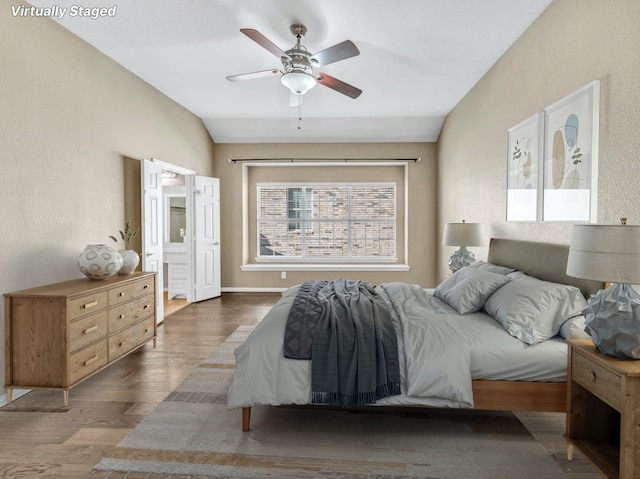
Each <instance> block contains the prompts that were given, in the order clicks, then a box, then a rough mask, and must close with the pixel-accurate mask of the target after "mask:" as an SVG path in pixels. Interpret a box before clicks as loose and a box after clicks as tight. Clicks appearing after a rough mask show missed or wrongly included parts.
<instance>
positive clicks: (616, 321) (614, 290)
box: [582, 283, 640, 359]
mask: <svg viewBox="0 0 640 479" xmlns="http://www.w3.org/2000/svg"><path fill="white" fill-rule="evenodd" d="M582 314H583V315H584V317H585V328H584V330H585V331H586V332H587V333H588V334H589V335H590V336H591V340H592V341H593V344H594V345H595V346H596V348H597V349H598V351H600V352H602V353H604V354H607V355H609V356H614V357H617V358H623V359H640V294H638V292H637V291H636V290H635V289H634V288H633V286H631V285H629V284H623V283H613V284H612V285H611V286H610V287H609V288H607V289H601V290H600V291H598V292H597V293H596V294H594V295H593V296H591V298H590V299H589V301H588V302H587V306H586V307H585V308H584V309H583V310H582Z"/></svg>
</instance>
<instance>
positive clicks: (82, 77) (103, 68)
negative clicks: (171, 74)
mask: <svg viewBox="0 0 640 479" xmlns="http://www.w3.org/2000/svg"><path fill="white" fill-rule="evenodd" d="M11 5H12V2H9V1H7V0H0V11H1V12H2V14H1V15H0V32H1V33H0V37H1V40H0V59H1V60H2V67H1V68H0V105H2V107H1V108H0V132H2V133H1V134H0V165H1V171H2V174H0V191H1V192H2V193H1V194H2V201H0V225H1V226H2V234H1V235H0V251H2V253H1V254H0V293H7V292H10V291H15V290H19V289H24V288H29V287H34V286H39V285H42V284H47V283H51V282H55V281H62V280H67V279H72V278H77V277H81V274H80V272H79V271H78V269H77V265H76V262H77V256H78V254H79V253H80V252H81V251H82V250H83V248H84V246H85V245H86V244H88V243H107V244H109V242H110V240H109V239H108V236H109V235H117V232H118V230H120V229H122V228H123V227H124V222H125V221H126V219H129V218H128V217H125V204H124V188H125V178H124V176H125V173H124V170H125V164H124V159H125V158H133V159H140V158H149V157H155V158H158V159H161V160H164V161H167V162H170V163H175V164H177V165H180V166H184V167H186V168H190V169H193V170H196V171H198V173H200V174H203V175H211V174H212V156H213V143H212V141H211V139H210V137H209V135H208V134H207V132H206V129H205V128H204V126H203V125H202V122H201V121H200V120H199V119H198V118H197V117H195V116H194V115H192V114H191V113H189V112H188V111H186V110H185V109H183V108H182V107H180V106H179V105H177V104H176V103H174V102H173V101H171V100H169V99H168V98H167V97H165V96H164V95H162V94H161V93H159V92H158V91H157V90H155V89H153V88H152V87H151V86H149V85H148V84H147V83H145V82H143V81H142V80H140V79H139V78H137V77H135V76H134V75H132V74H131V73H129V72H128V71H126V70H124V69H123V68H122V67H121V66H119V65H118V64H116V63H114V62H113V61H111V60H109V59H108V58H106V57H105V56H104V55H102V54H100V53H99V52H98V51H97V50H95V49H94V48H93V47H91V46H89V45H88V44H86V43H84V42H83V41H81V40H79V39H78V38H77V37H75V36H74V35H72V34H71V33H69V32H68V31H67V30H64V29H63V28H62V27H60V26H59V25H58V24H56V23H55V22H54V21H52V20H50V19H48V18H31V17H25V18H14V17H12V16H11V15H10V14H9V13H8V12H10V11H11V7H10V6H11ZM111 244H113V245H115V243H113V242H111ZM0 318H1V319H0V325H2V324H4V307H2V308H0ZM0 365H2V367H0V371H2V372H3V373H4V328H1V329H0ZM2 379H3V378H0V380H2ZM2 384H4V381H3V380H2ZM2 395H3V390H2V389H0V401H1V397H2Z"/></svg>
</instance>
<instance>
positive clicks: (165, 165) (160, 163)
mask: <svg viewBox="0 0 640 479" xmlns="http://www.w3.org/2000/svg"><path fill="white" fill-rule="evenodd" d="M149 160H150V161H152V162H153V163H155V164H157V165H158V166H160V167H161V168H162V169H163V170H167V171H172V172H174V173H177V174H179V175H183V176H185V177H189V176H195V174H196V172H195V171H193V170H190V169H188V168H184V167H182V166H178V165H174V164H171V163H167V162H166V161H162V160H158V159H157V158H149ZM161 196H162V199H163V200H164V195H162V194H161ZM188 204H189V200H188V198H187V205H188ZM159 207H160V208H161V212H160V215H161V216H162V217H163V218H164V201H161V202H160V205H159ZM188 207H189V206H188ZM142 214H143V215H144V210H143V213H142ZM188 217H189V215H187V228H191V227H192V226H191V225H190V224H189V218H188ZM141 220H142V222H144V216H143V217H142V218H141ZM161 234H162V241H161V242H160V244H161V248H162V251H161V253H160V254H161V257H162V265H163V268H164V253H165V252H164V228H163V229H162V233H161ZM142 248H143V251H142V254H143V255H144V254H145V251H144V244H143V245H142ZM190 250H191V248H187V266H188V268H189V274H188V278H189V285H188V288H187V291H189V294H188V295H187V298H186V299H187V302H192V301H193V297H192V296H193V295H192V293H191V291H193V281H194V275H193V264H192V263H193V260H192V256H191V253H190ZM163 276H164V275H162V276H161V279H162V284H158V289H160V291H161V292H162V297H164V278H163Z"/></svg>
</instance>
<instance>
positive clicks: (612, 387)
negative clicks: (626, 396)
mask: <svg viewBox="0 0 640 479" xmlns="http://www.w3.org/2000/svg"><path fill="white" fill-rule="evenodd" d="M571 361H572V364H571V377H572V379H573V381H575V382H577V383H578V384H580V385H581V386H582V387H583V388H585V389H586V390H588V391H590V392H591V393H593V394H594V395H595V396H597V397H599V398H600V399H602V400H603V401H604V402H606V403H607V404H609V406H611V407H613V408H614V409H616V410H618V411H619V410H620V406H621V399H620V394H621V391H622V378H621V377H620V376H618V375H617V374H615V373H613V372H612V371H609V370H608V369H605V368H603V367H602V366H599V365H598V364H595V363H594V362H593V361H590V360H589V359H588V358H586V357H584V356H583V355H582V354H580V353H579V352H576V351H575V350H573V353H572V358H571Z"/></svg>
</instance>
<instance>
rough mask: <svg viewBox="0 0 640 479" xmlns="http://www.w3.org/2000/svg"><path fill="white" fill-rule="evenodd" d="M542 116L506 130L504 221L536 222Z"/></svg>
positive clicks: (538, 216)
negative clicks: (505, 212) (505, 199)
mask: <svg viewBox="0 0 640 479" xmlns="http://www.w3.org/2000/svg"><path fill="white" fill-rule="evenodd" d="M543 134H544V114H543V113H542V112H540V113H536V114H534V115H532V116H530V117H529V118H527V119H526V120H524V121H523V122H521V123H519V124H517V125H516V126H514V127H512V128H510V129H509V130H507V221H540V220H541V215H542V196H541V191H542V188H541V186H542V153H543V146H544V145H543Z"/></svg>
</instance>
